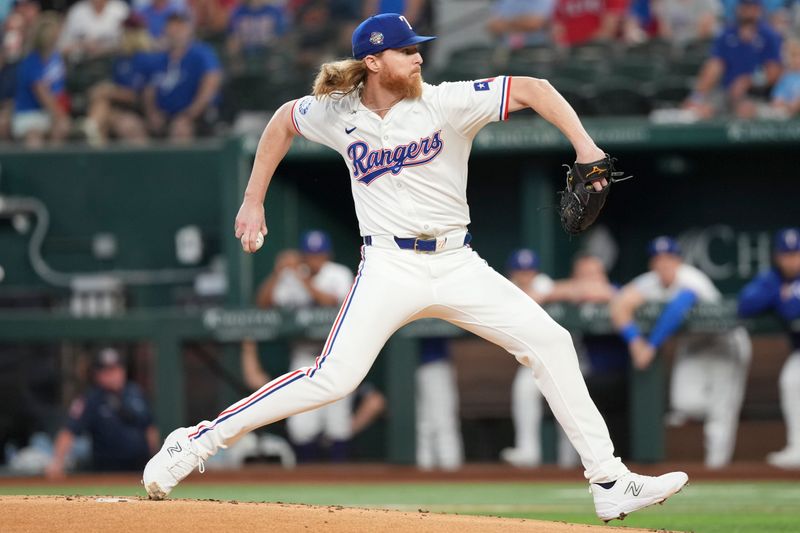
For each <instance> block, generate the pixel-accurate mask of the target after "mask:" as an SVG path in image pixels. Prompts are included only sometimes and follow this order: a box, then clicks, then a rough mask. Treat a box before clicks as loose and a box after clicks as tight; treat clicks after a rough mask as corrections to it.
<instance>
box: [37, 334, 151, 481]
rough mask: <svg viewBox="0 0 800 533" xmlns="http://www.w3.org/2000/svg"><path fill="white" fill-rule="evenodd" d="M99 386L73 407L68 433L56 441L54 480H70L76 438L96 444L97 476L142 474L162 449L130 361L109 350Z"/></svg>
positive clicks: (97, 376) (99, 363)
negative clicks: (103, 473) (67, 465)
mask: <svg viewBox="0 0 800 533" xmlns="http://www.w3.org/2000/svg"><path fill="white" fill-rule="evenodd" d="M92 374H93V381H94V384H93V385H92V386H91V387H90V388H89V390H88V391H87V392H86V394H84V395H83V396H81V397H79V398H77V399H76V400H75V401H73V402H72V404H71V405H70V408H69V413H68V416H67V422H66V424H65V427H64V428H63V429H62V430H61V431H59V433H58V436H57V437H56V441H55V446H54V453H53V459H52V461H51V462H50V465H48V467H47V469H46V474H47V476H48V477H50V478H59V477H62V476H63V475H64V471H65V461H66V458H67V456H68V454H69V452H70V449H71V448H72V444H73V442H74V441H75V437H76V436H79V435H83V434H88V435H89V436H90V437H91V440H92V464H91V468H92V470H95V471H132V470H139V469H140V468H142V467H143V466H144V464H145V463H147V459H148V457H149V455H150V454H151V453H153V452H154V451H155V450H157V449H158V445H159V444H160V441H159V435H158V429H156V427H155V425H153V416H152V414H151V412H150V408H149V406H148V404H147V400H146V399H145V397H144V393H143V392H142V390H141V389H140V388H139V386H138V385H136V384H135V383H132V382H130V381H128V374H127V369H126V367H125V359H124V358H123V356H122V354H120V352H119V351H117V350H116V349H113V348H105V349H103V350H101V351H100V352H98V353H97V355H95V357H94V358H93V361H92Z"/></svg>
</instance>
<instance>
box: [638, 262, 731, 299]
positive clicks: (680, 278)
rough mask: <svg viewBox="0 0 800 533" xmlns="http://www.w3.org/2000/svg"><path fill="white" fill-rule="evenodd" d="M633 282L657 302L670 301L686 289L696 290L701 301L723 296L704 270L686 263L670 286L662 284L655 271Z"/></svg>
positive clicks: (640, 276) (645, 294)
mask: <svg viewBox="0 0 800 533" xmlns="http://www.w3.org/2000/svg"><path fill="white" fill-rule="evenodd" d="M631 283H633V285H634V287H636V288H637V289H638V290H639V292H640V293H642V296H644V297H645V299H647V300H650V301H656V302H668V301H670V300H672V298H674V297H675V295H677V294H678V293H679V292H681V291H682V290H686V289H688V290H690V291H692V292H694V293H695V294H696V295H697V300H698V301H699V302H704V303H714V302H718V301H720V299H721V298H722V295H721V294H720V292H719V291H718V290H717V288H716V287H715V286H714V283H713V282H712V281H711V279H710V278H709V277H708V276H707V275H706V274H705V273H704V272H702V271H701V270H699V269H697V268H695V267H693V266H692V265H687V264H686V263H684V264H682V265H681V266H679V267H678V273H677V274H676V275H675V281H674V282H673V283H672V285H670V286H669V287H665V286H664V285H662V284H661V280H660V279H659V277H658V274H656V273H655V272H645V273H644V274H641V275H639V276H637V277H635V278H634V279H633V281H632V282H631Z"/></svg>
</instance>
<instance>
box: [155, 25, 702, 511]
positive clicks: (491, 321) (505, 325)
mask: <svg viewBox="0 0 800 533" xmlns="http://www.w3.org/2000/svg"><path fill="white" fill-rule="evenodd" d="M433 38H434V37H425V36H419V35H417V34H416V33H414V31H413V29H412V28H411V25H410V24H409V23H408V21H407V20H406V19H405V18H404V17H403V16H402V15H398V14H396V13H387V14H382V15H376V16H374V17H370V18H368V19H367V20H365V21H364V22H362V23H361V24H360V25H359V26H358V27H357V28H356V29H355V31H354V32H353V56H354V58H352V59H347V60H343V61H338V62H334V63H326V64H323V65H322V67H321V68H320V73H319V74H318V76H317V79H316V81H315V84H314V88H313V95H311V96H305V97H303V98H300V99H298V100H294V101H290V102H287V103H286V104H284V105H283V106H281V108H280V109H278V111H277V112H276V113H275V115H274V116H273V117H272V119H271V120H270V122H269V124H267V127H266V128H265V130H264V133H263V135H262V136H261V140H260V141H259V144H258V148H257V152H256V155H255V161H254V164H253V169H252V172H251V175H250V181H249V183H248V185H247V188H246V190H245V195H244V201H243V203H242V206H241V208H240V209H239V213H238V215H237V217H236V224H235V234H236V237H237V238H238V239H240V240H241V244H242V248H243V249H244V251H245V252H249V253H252V252H255V251H256V250H257V249H258V248H259V247H260V245H261V242H262V239H261V238H262V236H263V235H266V232H267V226H266V222H265V216H264V198H265V196H266V192H267V187H268V185H269V182H270V180H271V179H272V176H273V174H274V172H275V169H276V167H277V166H278V164H279V163H280V161H281V160H282V159H283V157H284V156H285V155H286V153H287V152H288V151H289V147H290V146H291V144H292V140H293V139H294V137H295V136H298V135H302V136H303V137H305V138H306V139H309V140H311V141H314V142H317V143H321V144H324V145H325V146H328V147H330V148H332V149H334V150H336V151H337V152H339V153H340V154H341V155H342V157H343V158H344V160H345V162H346V164H347V166H348V168H349V170H350V177H351V180H350V185H351V189H352V193H353V198H354V200H355V208H356V215H357V217H358V221H359V226H360V232H361V235H362V236H363V239H364V246H363V247H362V260H361V264H360V266H359V268H358V273H357V275H356V278H355V281H354V282H353V286H352V288H351V289H350V293H349V294H348V296H347V298H346V299H345V301H344V302H343V304H342V307H341V310H340V312H339V315H338V317H337V318H336V320H335V322H334V324H333V327H332V329H331V332H330V335H329V337H328V340H327V342H326V343H325V346H324V348H323V350H322V352H321V353H320V354H319V356H318V357H317V359H316V361H315V363H314V365H312V366H309V367H306V368H299V369H297V370H295V371H293V372H289V373H288V374H285V375H283V376H280V377H278V378H276V379H274V380H272V381H271V382H270V383H268V384H266V385H265V386H264V387H262V388H261V389H259V390H258V391H256V392H255V393H254V394H252V395H251V396H249V397H247V398H244V399H242V400H241V401H239V402H237V403H235V404H233V405H231V406H230V407H229V408H227V409H225V410H224V411H222V412H221V413H220V414H219V415H218V416H217V418H215V419H213V420H206V421H203V422H200V423H199V424H196V425H193V426H190V427H185V428H178V429H176V430H174V431H173V432H172V433H170V434H169V435H168V436H167V438H166V440H165V442H164V445H163V446H162V448H161V450H160V451H159V452H158V453H157V454H156V455H155V456H154V457H153V458H152V459H151V460H150V462H149V463H148V465H147V466H146V467H145V470H144V479H143V482H144V485H145V489H146V490H147V493H148V494H149V496H150V497H151V498H156V499H158V498H165V497H166V496H167V495H168V494H169V493H170V491H171V490H172V489H173V488H174V487H175V485H177V484H178V483H179V482H180V481H181V480H182V479H184V478H185V477H186V476H187V475H189V473H190V472H191V471H192V470H193V469H194V468H195V467H201V468H202V465H203V462H202V461H203V460H204V459H206V458H207V457H209V456H211V455H213V454H214V453H215V452H216V451H217V450H218V449H219V448H220V447H224V446H227V445H228V444H229V443H231V442H234V441H235V440H236V439H237V438H239V437H240V436H241V435H244V434H245V433H247V432H248V431H252V430H253V429H255V428H258V427H260V426H264V425H266V424H270V423H272V422H276V421H278V420H281V419H283V418H286V417H288V416H291V415H294V414H297V413H300V412H303V411H308V410H310V409H314V408H316V407H320V406H322V405H325V404H328V403H330V402H333V401H336V400H338V399H339V398H342V397H344V396H346V395H347V394H349V393H350V392H351V391H352V390H353V389H355V388H356V386H358V384H359V383H360V382H361V380H362V379H363V378H364V376H365V375H366V374H367V372H368V370H369V368H370V367H371V366H372V364H373V362H374V360H375V358H376V357H377V355H378V352H379V351H380V349H381V347H382V346H383V345H384V344H385V343H386V341H387V340H388V339H389V337H390V336H391V335H392V333H394V332H395V331H396V330H397V329H398V328H400V327H402V326H403V325H405V324H408V323H409V322H411V321H413V320H416V319H419V318H440V319H443V320H447V321H448V322H451V323H453V324H455V325H458V326H460V327H462V328H464V329H466V330H468V331H470V332H472V333H475V334H476V335H478V336H481V337H483V338H485V339H487V340H489V341H491V342H494V343H496V344H498V345H500V346H502V347H503V348H504V349H505V350H507V351H508V352H509V353H511V354H512V355H514V357H516V359H517V360H518V361H519V362H520V363H521V364H523V365H525V366H527V367H530V369H531V372H533V375H534V376H535V378H536V383H537V385H538V386H539V389H540V390H541V391H542V394H543V395H544V396H545V398H546V399H547V401H548V402H549V403H550V407H551V408H552V410H553V413H554V414H555V417H556V419H557V420H558V422H559V423H560V424H561V426H562V427H563V428H564V430H565V431H566V433H567V436H568V437H569V439H570V441H571V442H572V444H573V446H574V447H575V449H576V450H577V451H578V454H579V455H580V456H581V460H582V462H583V466H584V469H585V476H586V479H587V480H588V481H589V483H590V487H591V492H592V494H593V496H594V503H595V508H596V511H597V514H598V516H599V517H600V518H601V519H603V520H606V521H607V520H612V519H614V518H621V517H624V516H625V515H626V514H628V513H631V512H633V511H636V510H638V509H641V508H643V507H646V506H648V505H652V504H654V503H658V502H662V501H664V500H665V499H667V498H668V497H670V496H672V495H673V494H675V493H676V492H678V491H679V490H680V489H681V488H682V487H683V486H684V485H685V484H686V482H687V480H688V476H687V475H686V474H685V473H683V472H673V473H670V474H665V475H662V476H659V477H649V476H641V475H638V474H634V473H631V472H630V471H629V470H628V469H627V468H626V467H625V465H624V464H623V463H622V461H621V460H620V459H619V458H618V457H615V456H614V446H613V444H612V443H611V439H610V438H609V435H608V429H607V428H606V425H605V422H604V420H603V418H602V416H601V415H600V413H599V412H598V410H597V408H596V407H595V405H594V403H593V402H592V400H591V398H590V397H589V393H588V391H587V389H586V384H585V383H584V381H583V378H582V376H581V373H580V370H579V368H578V361H577V356H576V353H575V348H574V347H573V345H572V339H571V337H570V335H569V333H568V332H567V331H566V330H565V329H564V328H562V327H561V326H559V325H558V324H557V323H556V322H555V321H553V320H552V319H551V318H550V317H549V316H548V314H547V313H546V312H545V311H544V310H543V309H542V308H541V307H540V306H539V305H537V304H536V303H535V302H534V301H533V300H531V299H530V298H529V297H528V296H527V295H526V294H525V293H524V292H522V291H521V290H519V288H517V287H516V286H514V284H513V283H511V282H510V281H509V280H507V279H506V278H505V277H503V276H502V275H501V274H499V273H498V272H496V271H494V270H493V269H492V268H491V267H489V265H488V264H487V263H486V261H484V260H483V259H481V257H480V256H479V255H478V254H477V253H476V252H474V251H472V249H471V248H470V247H469V246H467V245H468V244H469V242H470V235H469V233H467V225H468V224H469V221H470V219H469V208H468V205H467V198H466V188H467V160H468V158H469V153H470V149H471V146H472V140H473V139H474V137H475V135H476V134H477V133H478V131H479V130H480V129H481V128H482V127H483V126H485V125H486V124H488V123H490V122H494V121H499V120H505V119H506V118H507V117H508V114H509V113H510V112H513V111H517V110H520V109H525V108H532V109H533V110H534V111H536V112H537V113H539V114H540V115H541V116H542V117H543V118H544V119H546V120H548V121H549V122H551V123H552V124H554V125H555V126H556V127H557V128H558V129H559V130H560V131H561V132H562V133H563V134H564V135H565V136H566V138H567V139H568V140H569V141H570V142H571V143H572V146H573V147H574V148H575V151H576V156H577V161H578V162H581V163H588V162H594V161H599V160H603V159H604V158H605V154H604V152H603V151H602V150H601V149H600V148H598V147H597V145H596V144H595V143H594V141H592V139H591V138H590V137H589V135H588V134H587V132H586V130H585V129H584V128H583V125H582V124H581V122H580V120H579V119H578V116H577V115H576V113H575V111H574V110H573V109H572V108H571V107H570V105H569V104H568V103H567V101H566V100H564V98H562V97H561V95H560V94H559V93H558V92H557V91H556V90H555V89H554V88H553V87H552V86H551V85H550V84H549V83H548V82H547V81H545V80H541V79H535V78H529V77H514V78H513V79H512V78H511V77H509V76H498V77H496V78H491V79H485V80H478V81H467V82H457V83H443V84H441V85H438V86H432V85H428V84H425V83H423V82H422V78H421V66H422V56H421V55H420V52H419V50H418V48H417V45H419V44H420V43H422V42H425V41H428V40H431V39H433ZM602 181H603V183H599V182H594V183H593V186H594V187H595V188H596V189H598V190H600V189H602V187H603V185H604V184H605V182H606V180H605V179H604V180H602Z"/></svg>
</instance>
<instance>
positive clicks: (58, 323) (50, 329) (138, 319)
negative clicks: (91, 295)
mask: <svg viewBox="0 0 800 533" xmlns="http://www.w3.org/2000/svg"><path fill="white" fill-rule="evenodd" d="M735 306H736V303H735V302H734V301H725V302H724V303H723V304H719V305H711V304H701V305H698V306H697V307H696V308H695V309H694V310H692V311H691V312H690V314H689V316H688V318H687V322H686V324H685V326H684V330H686V331H691V332H720V331H727V330H730V329H732V328H733V327H735V326H736V325H739V324H744V325H745V326H747V327H748V329H749V330H750V331H751V332H754V333H772V332H777V331H780V330H781V328H782V327H783V326H782V325H781V324H780V323H779V322H778V321H777V320H776V319H774V318H771V317H762V318H758V319H754V320H753V319H751V320H744V321H742V320H738V319H737V318H736V313H735ZM545 307H546V309H547V311H548V313H549V314H550V315H551V316H552V317H553V318H554V319H555V320H556V321H558V322H559V323H560V324H561V325H563V326H564V327H565V328H567V329H568V330H570V332H572V333H574V334H575V333H588V334H606V333H612V332H613V328H612V325H611V322H610V319H609V315H608V308H607V306H605V305H596V304H586V305H582V306H573V305H570V304H549V305H547V306H545ZM659 310H660V307H659V306H657V305H646V306H644V307H643V308H642V309H641V310H640V311H639V313H638V314H637V320H638V321H639V322H640V323H641V324H642V329H643V331H647V330H648V328H649V327H650V326H651V325H652V324H653V322H654V320H655V318H656V317H657V316H658V313H659ZM335 314H336V310H335V309H310V310H302V311H297V312H281V311H275V310H256V309H223V308H212V309H207V310H204V311H197V312H186V311H174V310H148V311H133V312H130V313H128V314H126V315H124V316H119V317H106V318H76V317H71V316H69V315H66V314H53V313H43V312H30V311H27V312H21V311H20V312H13V313H11V312H0V343H2V342H14V343H48V342H63V341H149V342H151V343H153V346H154V351H155V398H154V400H155V401H154V403H155V412H156V416H157V420H158V424H159V427H160V429H161V431H162V433H163V434H166V433H167V432H169V431H170V430H171V429H173V428H174V427H177V426H180V425H185V424H186V423H188V421H187V420H186V419H185V398H184V391H185V372H184V367H183V358H182V353H183V352H182V344H183V343H184V342H188V341H197V340H214V341H218V342H223V343H234V342H239V341H241V340H243V339H254V340H258V341H262V340H275V339H279V338H304V339H313V340H324V339H325V337H326V335H327V333H328V330H329V328H330V326H331V324H332V323H333V319H334V318H335ZM792 327H793V328H794V329H797V330H800V321H798V323H795V324H793V325H792ZM465 335H471V334H469V333H466V332H465V331H463V330H461V329H459V328H457V327H455V326H452V325H450V324H448V323H446V322H444V321H441V320H420V321H417V322H414V323H412V324H410V325H408V326H406V327H404V328H402V329H400V330H399V331H398V332H397V333H395V335H393V336H392V338H391V339H390V340H389V342H388V343H387V345H386V346H385V348H384V350H383V352H382V354H381V355H380V357H385V358H386V361H385V373H386V375H385V384H386V388H387V390H386V393H387V400H388V407H389V411H390V413H391V415H390V416H389V417H388V419H387V442H386V450H387V459H388V460H389V461H391V462H395V463H408V464H411V463H413V462H414V457H415V456H414V447H415V437H414V416H415V415H414V395H413V392H411V391H413V383H414V371H415V369H416V365H417V361H418V356H417V349H418V348H417V347H418V343H417V342H415V341H416V340H417V339H419V338H423V337H430V336H436V337H460V336H465ZM665 382H666V372H665V364H664V361H663V358H661V357H659V358H656V359H655V361H654V363H653V364H652V365H651V366H650V367H649V368H648V369H646V370H643V371H641V370H632V371H631V379H630V380H629V387H630V390H629V397H630V404H629V416H630V424H631V442H630V449H631V457H632V459H633V460H635V461H638V462H656V461H660V460H663V459H664V443H665V438H664V436H665V427H664V422H663V415H664V413H665V402H666V396H667V395H666V388H665Z"/></svg>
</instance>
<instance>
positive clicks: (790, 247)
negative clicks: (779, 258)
mask: <svg viewBox="0 0 800 533" xmlns="http://www.w3.org/2000/svg"><path fill="white" fill-rule="evenodd" d="M772 247H773V249H774V250H775V253H778V254H785V253H791V252H800V228H783V229H782V230H778V232H777V233H776V234H775V240H774V241H773V243H772Z"/></svg>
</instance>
